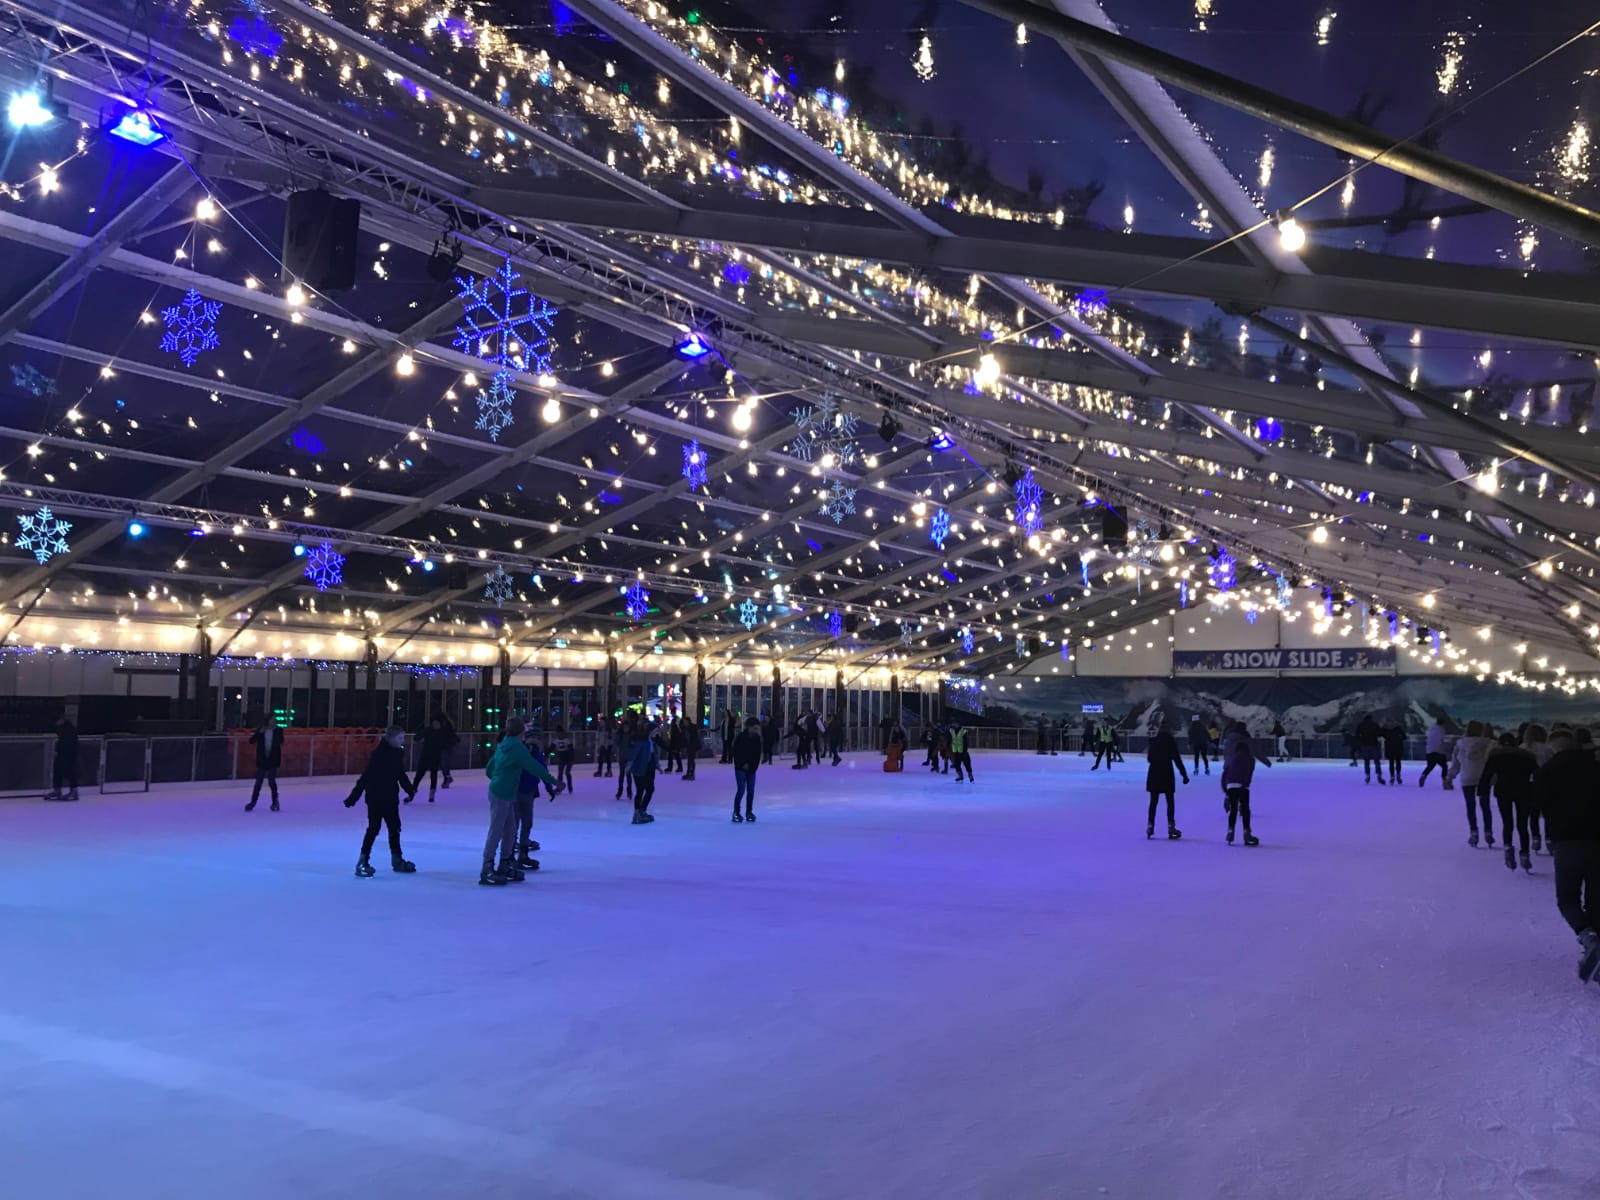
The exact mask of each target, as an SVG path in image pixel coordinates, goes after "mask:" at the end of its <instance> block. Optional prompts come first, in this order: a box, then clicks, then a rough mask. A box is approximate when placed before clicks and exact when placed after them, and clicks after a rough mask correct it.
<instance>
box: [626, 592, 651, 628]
mask: <svg viewBox="0 0 1600 1200" xmlns="http://www.w3.org/2000/svg"><path fill="white" fill-rule="evenodd" d="M622 596H623V605H622V606H623V607H624V608H625V609H627V610H628V618H629V619H630V620H633V621H642V620H643V619H644V615H645V614H646V613H647V612H649V611H650V593H649V592H647V591H645V590H644V584H642V583H635V584H634V585H633V586H632V587H630V588H629V589H628V590H627V591H625V592H623V593H622Z"/></svg>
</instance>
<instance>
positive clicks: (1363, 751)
mask: <svg viewBox="0 0 1600 1200" xmlns="http://www.w3.org/2000/svg"><path fill="white" fill-rule="evenodd" d="M1382 748H1383V729H1382V727H1381V726H1379V724H1378V722H1377V721H1375V720H1373V718H1372V714H1371V713H1368V714H1367V715H1366V716H1364V717H1362V718H1361V723H1360V724H1359V725H1357V726H1356V749H1357V750H1358V751H1359V752H1360V755H1361V769H1362V771H1363V772H1364V778H1365V779H1366V781H1367V782H1368V783H1371V782H1372V772H1373V771H1374V770H1376V771H1377V772H1378V782H1379V783H1382V782H1383V759H1382V758H1381V757H1379V755H1380V754H1381V753H1382Z"/></svg>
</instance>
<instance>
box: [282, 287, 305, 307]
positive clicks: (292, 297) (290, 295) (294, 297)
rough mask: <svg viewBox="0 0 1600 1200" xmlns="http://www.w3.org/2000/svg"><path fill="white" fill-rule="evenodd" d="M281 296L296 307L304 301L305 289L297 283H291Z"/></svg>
mask: <svg viewBox="0 0 1600 1200" xmlns="http://www.w3.org/2000/svg"><path fill="white" fill-rule="evenodd" d="M283 298H284V299H285V300H287V301H288V302H289V303H290V304H292V305H294V306H295V307H296V308H299V307H300V306H301V305H302V304H304V303H305V302H306V290H305V288H303V287H301V286H300V285H299V284H298V283H291V284H290V285H289V290H288V291H287V292H285V293H284V294H283Z"/></svg>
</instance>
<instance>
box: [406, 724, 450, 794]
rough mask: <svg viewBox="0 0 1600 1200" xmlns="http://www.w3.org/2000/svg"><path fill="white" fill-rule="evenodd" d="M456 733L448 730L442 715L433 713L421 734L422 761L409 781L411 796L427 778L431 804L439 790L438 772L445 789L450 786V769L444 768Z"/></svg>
mask: <svg viewBox="0 0 1600 1200" xmlns="http://www.w3.org/2000/svg"><path fill="white" fill-rule="evenodd" d="M455 740H456V731H455V730H454V729H452V728H450V722H449V721H447V720H445V719H444V716H443V714H441V713H434V714H433V716H432V717H430V718H429V720H428V727H427V729H425V730H423V732H422V759H421V761H420V762H419V763H417V777H416V778H415V779H413V780H412V781H411V789H410V790H411V792H412V794H413V795H415V794H416V791H417V789H418V788H419V787H421V786H422V777H423V776H424V775H426V776H427V777H428V803H429V804H432V803H433V797H434V795H435V793H437V792H438V790H439V772H440V771H443V772H444V778H445V784H444V785H445V787H449V786H450V768H449V767H447V766H445V765H444V764H445V760H446V758H447V757H448V756H449V753H450V747H451V746H452V745H454V744H455Z"/></svg>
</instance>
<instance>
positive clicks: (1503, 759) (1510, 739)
mask: <svg viewBox="0 0 1600 1200" xmlns="http://www.w3.org/2000/svg"><path fill="white" fill-rule="evenodd" d="M1538 769H1539V760H1538V759H1536V758H1535V757H1534V756H1533V751H1531V750H1527V749H1524V748H1523V747H1521V746H1519V745H1517V737H1516V734H1513V733H1502V734H1501V735H1500V744H1499V745H1498V746H1496V747H1495V748H1494V749H1492V750H1490V751H1489V756H1488V757H1487V758H1486V759H1484V761H1483V774H1482V775H1481V776H1480V777H1479V779H1478V794H1479V795H1481V796H1487V795H1489V789H1490V788H1491V787H1492V788H1493V789H1494V798H1495V801H1496V802H1497V803H1498V804H1499V806H1500V829H1501V831H1502V832H1503V833H1504V835H1505V836H1504V838H1503V839H1502V840H1503V841H1504V842H1505V844H1506V866H1507V868H1509V869H1510V870H1513V871H1515V870H1516V869H1517V851H1516V847H1515V846H1514V845H1513V844H1512V841H1511V827H1512V824H1513V822H1514V823H1515V825H1516V829H1517V837H1518V838H1519V839H1521V842H1522V869H1523V870H1524V871H1531V870H1533V859H1532V857H1531V856H1530V855H1529V853H1528V814H1529V812H1530V810H1531V808H1532V804H1533V777H1534V774H1535V773H1536V772H1537V771H1538Z"/></svg>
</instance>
